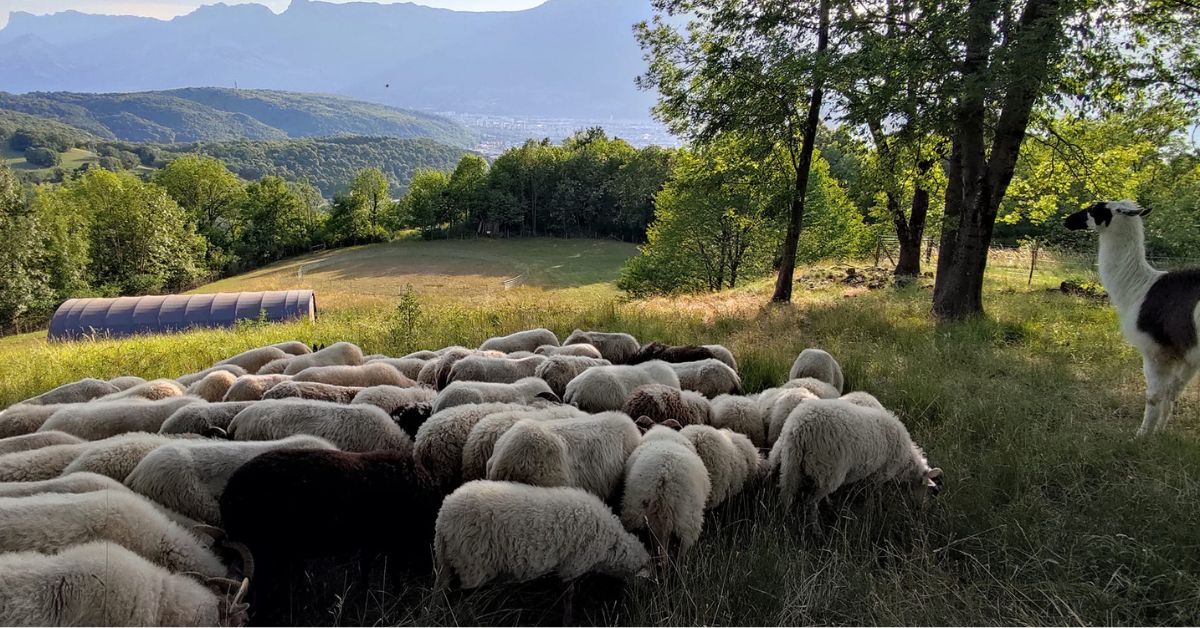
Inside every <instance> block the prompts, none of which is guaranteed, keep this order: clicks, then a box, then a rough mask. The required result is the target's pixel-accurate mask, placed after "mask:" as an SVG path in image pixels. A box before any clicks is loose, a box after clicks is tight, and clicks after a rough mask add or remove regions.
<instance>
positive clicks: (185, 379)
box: [126, 364, 247, 399]
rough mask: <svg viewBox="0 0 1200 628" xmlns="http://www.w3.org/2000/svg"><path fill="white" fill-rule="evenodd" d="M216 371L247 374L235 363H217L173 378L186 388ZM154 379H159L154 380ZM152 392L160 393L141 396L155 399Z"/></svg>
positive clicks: (239, 375)
mask: <svg viewBox="0 0 1200 628" xmlns="http://www.w3.org/2000/svg"><path fill="white" fill-rule="evenodd" d="M217 371H225V372H226V373H233V376H234V377H241V376H243V375H246V374H247V373H246V369H244V368H242V367H240V366H238V365H236V364H219V365H217V366H210V367H208V368H206V369H204V370H203V371H196V372H195V373H188V374H187V375H180V376H179V377H176V378H175V382H177V383H178V384H179V385H181V386H183V387H184V388H187V387H188V386H191V385H192V384H195V383H196V382H198V381H200V380H202V379H204V378H205V377H208V376H209V375H212V374H213V373H216V372H217ZM155 381H160V380H155ZM167 381H169V380H167ZM154 394H161V393H157V392H155V393H151V394H149V395H147V394H143V395H142V396H144V397H146V398H147V399H155V398H156V397H154V396H153V395H154ZM126 396H129V395H126Z"/></svg>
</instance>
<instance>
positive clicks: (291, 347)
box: [269, 340, 313, 356]
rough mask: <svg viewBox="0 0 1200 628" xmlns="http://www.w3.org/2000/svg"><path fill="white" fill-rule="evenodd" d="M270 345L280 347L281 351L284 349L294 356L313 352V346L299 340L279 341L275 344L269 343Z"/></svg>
mask: <svg viewBox="0 0 1200 628" xmlns="http://www.w3.org/2000/svg"><path fill="white" fill-rule="evenodd" d="M269 346H272V347H275V348H276V349H279V350H280V351H283V352H284V353H286V354H288V355H292V356H297V355H307V354H309V353H312V352H313V351H312V348H311V347H309V346H308V345H306V344H304V343H303V342H300V341H299V340H288V341H286V342H277V343H275V344H273V345H269Z"/></svg>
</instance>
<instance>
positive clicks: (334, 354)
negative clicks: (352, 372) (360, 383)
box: [283, 342, 363, 375]
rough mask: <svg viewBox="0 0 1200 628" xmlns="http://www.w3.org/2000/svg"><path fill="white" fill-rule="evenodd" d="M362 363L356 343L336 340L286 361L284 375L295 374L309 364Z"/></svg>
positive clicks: (350, 364) (360, 350)
mask: <svg viewBox="0 0 1200 628" xmlns="http://www.w3.org/2000/svg"><path fill="white" fill-rule="evenodd" d="M362 363H363V352H362V349H360V348H359V347H358V345H355V344H352V343H349V342H337V343H334V344H331V345H329V346H328V347H325V348H324V349H321V350H320V351H316V352H314V353H307V354H304V355H298V356H296V357H295V358H293V359H292V360H291V361H290V362H288V365H287V368H286V369H284V371H283V374H284V375H295V374H296V373H299V372H300V371H303V370H304V369H306V368H309V367H311V366H359V365H361V364H362Z"/></svg>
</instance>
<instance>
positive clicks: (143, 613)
mask: <svg viewBox="0 0 1200 628" xmlns="http://www.w3.org/2000/svg"><path fill="white" fill-rule="evenodd" d="M842 387H843V377H842V371H841V367H840V366H839V365H838V363H837V362H836V361H835V360H834V358H833V357H832V356H830V355H829V354H828V353H826V352H824V351H821V350H818V349H806V350H804V351H803V352H802V353H801V354H800V355H799V357H798V358H797V359H796V361H795V363H794V365H793V366H792V369H791V372H790V374H789V379H788V381H787V382H785V383H783V384H782V385H780V386H779V387H777V388H771V389H768V390H766V391H764V392H762V393H759V394H756V395H742V394H741V381H740V378H739V376H738V372H737V363H736V361H735V359H734V356H733V355H732V354H731V353H730V352H729V351H728V350H727V349H725V348H724V347H721V346H718V345H705V346H667V345H663V344H660V343H650V344H647V345H641V344H639V342H638V341H637V340H636V339H635V338H634V337H632V336H630V335H628V334H621V333H604V332H585V331H579V330H576V331H575V332H574V333H572V334H571V335H570V336H569V337H568V338H567V339H566V340H565V341H564V342H563V343H562V344H561V345H560V343H559V339H558V338H557V337H556V336H555V335H554V334H553V333H552V332H550V331H549V330H546V329H534V330H528V331H522V332H518V333H515V334H512V335H509V336H503V337H497V338H492V339H489V340H488V341H486V342H484V343H483V345H481V346H480V347H479V348H478V349H467V348H464V347H449V348H446V349H441V350H438V351H419V352H416V353H413V354H410V355H407V356H404V357H400V358H392V357H387V356H383V355H368V356H364V355H363V353H362V351H361V349H359V347H357V346H355V345H353V344H350V343H345V342H342V343H337V344H334V345H331V346H328V347H324V348H320V349H319V350H316V351H312V350H311V349H310V348H309V347H308V346H307V345H305V344H303V343H301V342H286V343H281V344H278V345H271V346H266V347H261V348H257V349H252V350H250V351H246V352H244V353H241V354H238V355H235V356H233V357H231V358H229V359H227V360H223V361H221V362H219V363H217V364H216V365H214V366H213V367H211V368H209V369H206V370H204V371H200V372H198V373H193V374H189V375H184V376H182V377H179V378H176V379H158V380H153V381H144V380H142V379H140V378H136V377H120V378H116V379H113V380H108V381H103V380H98V379H84V380H81V381H78V382H74V383H70V384H65V385H63V386H60V387H58V388H55V389H54V390H51V391H49V392H46V393H44V394H42V395H39V396H37V397H34V398H32V399H28V400H26V401H23V402H21V403H19V404H15V405H13V406H11V407H9V408H8V409H6V410H4V411H3V412H0V552H2V553H0V624H4V625H17V624H20V625H29V624H42V625H128V624H141V625H214V624H224V625H230V624H233V625H237V624H242V623H244V622H246V621H247V619H248V614H247V613H248V604H247V603H246V599H245V596H246V595H247V591H248V588H249V590H250V591H251V592H252V594H253V596H254V597H253V603H254V606H255V608H256V609H258V608H261V606H260V605H263V606H266V607H270V605H271V604H273V603H274V602H275V600H274V598H273V597H272V595H273V593H272V592H273V589H276V588H278V587H277V586H273V585H275V583H277V582H278V581H280V580H281V579H283V578H284V577H285V576H286V574H287V573H288V572H289V570H292V569H295V568H296V566H297V564H298V561H303V560H305V559H311V558H319V557H325V556H331V555H338V554H339V553H343V552H358V553H359V554H360V556H362V557H363V559H364V560H367V561H368V562H367V565H368V566H369V561H370V560H373V559H374V558H375V557H379V556H382V557H386V558H387V559H388V561H389V563H388V568H389V569H393V568H394V569H404V570H408V571H411V570H414V569H416V570H422V569H424V570H426V571H428V570H429V569H430V568H432V569H433V570H434V571H435V573H436V576H437V581H438V583H439V585H441V586H451V585H454V584H457V585H458V586H461V587H463V588H473V587H478V586H480V585H483V584H485V583H489V582H493V581H499V580H510V581H511V580H516V581H527V580H532V579H535V578H539V577H542V576H547V575H555V576H558V577H560V578H562V579H563V580H566V581H569V580H571V579H574V578H576V577H578V576H580V575H583V574H585V573H591V572H598V573H606V574H611V575H617V576H626V575H632V574H635V573H639V572H642V571H643V570H647V569H651V568H653V567H654V566H655V562H654V560H653V559H652V556H658V557H659V558H660V559H661V558H663V557H666V556H668V555H674V556H682V555H684V554H686V553H687V552H688V550H689V548H690V547H691V546H692V545H693V544H694V543H695V542H696V541H697V539H698V538H699V537H700V534H701V529H702V527H703V524H704V515H705V512H706V511H707V510H709V509H713V508H717V507H720V506H721V504H722V503H724V502H726V501H727V500H729V499H730V498H731V497H733V496H735V495H737V494H738V493H739V492H741V491H742V490H744V489H745V488H746V487H748V486H751V485H752V484H754V483H756V482H760V481H764V480H766V481H769V482H771V483H772V484H773V485H774V486H776V487H777V488H778V490H779V492H780V495H781V497H782V499H783V501H784V503H785V504H788V505H794V506H797V507H800V506H802V507H803V515H804V518H805V519H806V520H807V521H808V522H809V523H812V522H814V521H815V519H814V517H813V515H814V514H815V512H816V508H817V505H818V504H819V503H820V502H821V500H823V499H824V498H826V497H827V496H828V495H830V494H831V493H833V492H834V491H835V490H837V489H838V488H840V487H842V486H844V485H847V484H850V483H856V482H864V481H865V482H868V483H882V482H888V481H896V482H901V483H907V484H908V485H909V486H911V488H912V489H913V490H914V492H915V493H916V494H918V495H919V496H921V497H923V496H924V494H925V493H926V492H927V491H929V490H931V489H932V490H933V491H935V492H936V490H937V488H938V487H939V486H940V482H941V480H940V475H941V470H940V469H936V468H930V466H929V464H928V462H927V460H926V458H925V456H924V454H923V453H922V451H921V449H920V448H919V447H917V446H916V445H915V444H914V443H913V441H912V439H911V438H910V436H909V434H908V431H907V430H906V429H905V427H904V425H903V424H902V423H901V422H900V421H899V419H897V418H896V416H895V415H893V414H892V413H890V412H888V411H887V410H886V409H885V408H884V407H883V406H882V405H881V404H880V403H879V401H877V400H876V399H875V398H874V397H873V396H871V395H869V394H867V393H863V392H853V393H850V394H847V395H844V396H843V395H842ZM764 453H766V456H765V458H764V455H763V454H764ZM251 582H252V583H253V586H250V584H251Z"/></svg>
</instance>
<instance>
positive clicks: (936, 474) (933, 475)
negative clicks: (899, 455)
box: [925, 467, 942, 480]
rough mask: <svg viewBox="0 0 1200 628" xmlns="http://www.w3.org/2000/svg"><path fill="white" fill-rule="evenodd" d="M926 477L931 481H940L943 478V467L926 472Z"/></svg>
mask: <svg viewBox="0 0 1200 628" xmlns="http://www.w3.org/2000/svg"><path fill="white" fill-rule="evenodd" d="M925 477H927V478H929V479H931V480H936V479H938V478H940V477H942V468H941V467H934V468H932V469H930V470H928V471H926V472H925Z"/></svg>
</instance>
